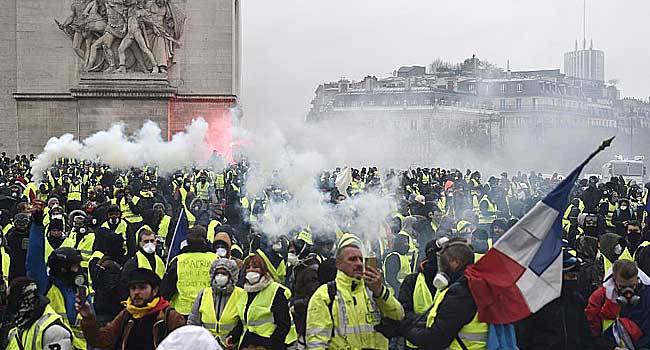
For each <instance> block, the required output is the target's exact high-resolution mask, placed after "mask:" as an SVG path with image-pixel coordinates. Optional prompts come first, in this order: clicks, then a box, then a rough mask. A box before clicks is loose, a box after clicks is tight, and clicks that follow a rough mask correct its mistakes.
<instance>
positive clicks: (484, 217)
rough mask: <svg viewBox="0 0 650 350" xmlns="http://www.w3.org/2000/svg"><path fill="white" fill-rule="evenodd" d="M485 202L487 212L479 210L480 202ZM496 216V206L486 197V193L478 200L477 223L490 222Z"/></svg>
mask: <svg viewBox="0 0 650 350" xmlns="http://www.w3.org/2000/svg"><path fill="white" fill-rule="evenodd" d="M483 202H486V203H487V205H488V208H487V213H484V212H482V211H481V209H480V208H481V203H483ZM496 218H497V206H496V205H494V203H493V202H492V201H491V200H490V198H488V196H487V195H483V198H481V201H480V202H479V213H478V223H479V224H491V223H493V222H494V220H496Z"/></svg>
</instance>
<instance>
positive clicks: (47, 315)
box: [7, 305, 72, 350]
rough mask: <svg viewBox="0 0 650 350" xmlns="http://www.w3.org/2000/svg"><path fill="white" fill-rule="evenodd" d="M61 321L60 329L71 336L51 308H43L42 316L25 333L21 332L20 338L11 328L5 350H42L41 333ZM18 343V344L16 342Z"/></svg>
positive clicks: (15, 330)
mask: <svg viewBox="0 0 650 350" xmlns="http://www.w3.org/2000/svg"><path fill="white" fill-rule="evenodd" d="M59 320H60V321H61V322H60V324H61V326H62V327H64V328H65V329H67V330H68V332H70V333H71V334H72V331H71V330H70V328H69V327H68V326H67V325H66V324H65V323H64V322H62V321H63V320H62V319H61V316H60V315H58V314H57V313H56V312H55V311H54V310H53V309H52V307H51V306H49V305H47V306H45V311H44V312H43V315H42V316H41V317H40V318H39V319H38V320H37V321H36V322H34V324H32V326H31V327H29V329H28V330H27V331H26V332H23V333H22V334H21V335H20V336H19V335H18V329H17V328H13V329H12V330H11V331H9V337H8V340H9V343H8V344H7V350H19V349H24V350H41V349H43V333H44V331H45V330H46V329H47V328H48V327H49V326H50V325H51V324H53V323H54V322H56V321H59ZM19 341H20V344H18V342H19Z"/></svg>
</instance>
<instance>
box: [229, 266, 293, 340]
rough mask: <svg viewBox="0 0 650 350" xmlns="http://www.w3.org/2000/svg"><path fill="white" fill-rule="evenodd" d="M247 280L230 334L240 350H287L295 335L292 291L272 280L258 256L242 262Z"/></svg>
mask: <svg viewBox="0 0 650 350" xmlns="http://www.w3.org/2000/svg"><path fill="white" fill-rule="evenodd" d="M244 269H245V270H246V275H245V276H246V277H245V282H244V290H245V291H246V293H245V294H244V295H243V296H242V298H241V300H240V302H239V306H238V308H237V309H238V315H239V322H238V323H237V326H236V327H235V329H234V330H233V332H232V333H231V335H232V339H233V343H235V344H238V348H239V349H242V350H246V349H249V350H252V349H274V350H275V349H286V348H287V346H288V345H291V344H293V343H294V342H295V341H296V340H297V338H298V336H297V334H296V328H295V326H293V321H292V320H291V314H290V312H289V299H290V298H291V292H290V291H289V289H288V288H286V287H284V286H283V285H281V284H280V283H277V282H275V281H273V278H272V276H271V275H270V273H269V271H268V269H267V265H266V263H265V262H264V260H263V259H262V258H261V257H260V256H258V255H251V256H249V257H248V258H246V261H244Z"/></svg>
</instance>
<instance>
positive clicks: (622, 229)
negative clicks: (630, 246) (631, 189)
mask: <svg viewBox="0 0 650 350" xmlns="http://www.w3.org/2000/svg"><path fill="white" fill-rule="evenodd" d="M633 220H636V215H635V213H634V209H632V207H631V206H630V200H629V199H627V198H621V199H619V201H618V203H617V207H616V210H615V211H614V214H613V215H612V224H613V225H614V232H615V233H617V234H618V235H620V236H623V237H625V234H626V233H627V232H626V224H627V223H628V222H629V221H633Z"/></svg>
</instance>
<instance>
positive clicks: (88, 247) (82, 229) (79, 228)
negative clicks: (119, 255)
mask: <svg viewBox="0 0 650 350" xmlns="http://www.w3.org/2000/svg"><path fill="white" fill-rule="evenodd" d="M70 222H71V223H72V230H71V231H70V235H69V236H68V237H67V238H66V241H65V242H64V246H66V247H72V248H74V249H77V250H78V251H79V252H80V253H81V257H82V258H83V261H82V262H81V267H82V268H84V269H85V270H88V261H90V256H91V255H92V254H93V245H94V244H95V233H94V232H92V231H91V230H90V228H89V227H88V217H87V216H86V213H84V212H83V211H81V210H75V211H73V212H71V213H70Z"/></svg>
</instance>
